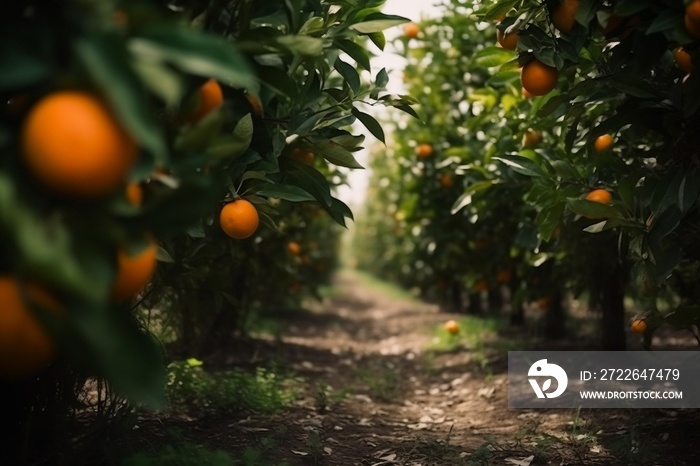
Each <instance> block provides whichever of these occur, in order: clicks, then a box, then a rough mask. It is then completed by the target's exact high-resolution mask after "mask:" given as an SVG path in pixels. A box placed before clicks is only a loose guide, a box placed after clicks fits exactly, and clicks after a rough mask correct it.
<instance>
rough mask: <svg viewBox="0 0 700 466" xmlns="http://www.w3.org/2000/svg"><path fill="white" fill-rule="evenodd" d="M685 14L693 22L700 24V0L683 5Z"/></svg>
mask: <svg viewBox="0 0 700 466" xmlns="http://www.w3.org/2000/svg"><path fill="white" fill-rule="evenodd" d="M685 16H686V17H687V18H688V19H689V20H690V21H692V22H693V23H695V24H697V25H700V0H694V1H692V2H690V3H688V4H687V5H686V6H685Z"/></svg>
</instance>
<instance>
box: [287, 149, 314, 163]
mask: <svg viewBox="0 0 700 466" xmlns="http://www.w3.org/2000/svg"><path fill="white" fill-rule="evenodd" d="M292 157H294V158H295V159H297V160H298V161H299V162H301V163H303V164H305V165H311V164H312V163H314V153H313V152H311V151H306V150H303V149H301V148H299V147H297V148H296V149H294V150H293V151H292Z"/></svg>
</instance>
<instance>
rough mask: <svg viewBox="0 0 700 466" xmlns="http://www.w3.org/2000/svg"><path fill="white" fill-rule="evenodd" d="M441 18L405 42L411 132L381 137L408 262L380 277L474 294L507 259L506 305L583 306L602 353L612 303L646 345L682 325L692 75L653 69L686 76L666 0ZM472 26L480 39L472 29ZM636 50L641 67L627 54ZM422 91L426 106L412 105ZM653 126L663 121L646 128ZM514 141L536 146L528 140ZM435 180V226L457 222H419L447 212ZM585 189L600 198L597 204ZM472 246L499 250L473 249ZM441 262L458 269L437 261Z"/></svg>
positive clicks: (681, 38)
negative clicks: (641, 331)
mask: <svg viewBox="0 0 700 466" xmlns="http://www.w3.org/2000/svg"><path fill="white" fill-rule="evenodd" d="M446 8H447V11H448V14H447V15H446V17H445V18H442V19H441V20H440V21H436V22H430V21H428V22H425V23H424V24H422V25H421V29H422V30H423V31H426V33H425V34H424V36H423V37H422V39H421V40H420V41H419V42H418V41H416V40H412V41H408V42H407V44H408V49H407V54H408V56H409V57H410V63H411V64H410V65H409V67H408V68H407V70H406V76H407V81H408V84H409V87H410V89H411V92H412V93H413V94H414V95H416V96H419V95H420V100H421V104H422V105H421V110H422V112H423V113H422V116H423V117H424V118H425V120H426V124H425V125H419V124H411V123H408V124H407V125H405V126H404V127H402V128H400V129H399V131H398V134H399V135H400V136H399V137H398V140H399V144H398V148H397V151H396V152H397V161H396V162H394V168H393V170H395V171H396V172H399V173H397V174H396V175H395V176H396V177H397V179H402V180H403V181H404V185H405V186H406V188H405V189H404V190H403V191H402V192H401V194H399V195H395V196H394V198H393V201H394V202H396V203H397V204H398V205H400V206H403V207H400V208H399V212H400V215H399V217H398V218H401V219H402V221H403V218H404V217H405V218H407V219H408V221H406V223H405V227H406V229H405V231H406V235H405V238H403V239H402V240H401V241H402V244H403V245H404V246H403V250H404V252H405V251H412V253H413V255H410V256H403V257H399V253H398V252H397V253H396V255H395V258H397V263H398V264H399V265H400V267H398V268H397V269H398V270H401V271H402V272H401V273H404V274H405V276H406V277H407V278H408V279H409V280H416V279H418V280H422V281H423V282H424V283H423V286H422V287H421V288H425V286H428V287H430V286H434V285H433V284H435V283H437V284H442V285H443V286H444V282H440V281H437V280H436V276H437V272H436V271H435V270H434V269H436V270H438V271H439V270H445V271H446V272H447V275H448V276H449V277H453V278H456V279H457V280H458V281H459V282H460V283H466V284H472V285H473V284H477V283H479V284H480V286H479V287H480V288H482V289H483V288H485V286H484V285H485V284H486V285H488V283H489V280H488V279H489V276H494V275H496V273H494V272H495V271H496V270H499V269H500V268H501V267H502V266H503V261H502V259H500V258H501V257H506V258H507V259H508V261H509V263H510V264H511V265H513V266H514V267H512V269H513V270H514V271H515V273H511V277H516V276H520V277H521V280H520V286H519V288H518V291H517V292H516V293H515V296H516V298H517V297H518V295H520V296H522V297H523V298H524V299H535V298H537V297H538V295H539V296H542V295H547V294H554V295H555V296H554V299H548V300H545V301H549V302H552V303H559V302H560V300H559V299H557V296H556V294H560V293H561V292H562V291H564V290H570V291H573V292H574V293H576V294H581V293H584V294H586V295H588V298H589V302H590V303H591V305H593V306H594V307H599V308H600V309H601V310H602V313H603V319H602V322H601V327H602V328H601V333H602V337H603V345H604V347H606V348H608V349H617V348H623V347H624V346H625V342H624V340H625V332H624V325H625V323H624V322H625V321H624V306H623V304H624V301H623V300H624V297H625V293H628V294H632V295H634V296H635V297H636V298H637V305H638V307H640V308H641V309H643V310H644V313H645V316H646V318H647V319H648V323H649V324H650V325H648V327H647V328H648V332H647V333H646V334H645V342H646V343H648V341H649V336H650V334H651V333H650V332H652V331H653V330H654V328H656V327H658V325H659V324H660V323H661V321H662V319H661V317H665V318H666V319H667V320H668V321H669V322H670V323H673V324H682V325H685V326H688V325H690V324H692V323H694V320H693V319H694V318H695V317H694V311H692V309H693V308H692V306H689V303H690V299H691V298H692V293H691V292H689V290H688V289H687V285H686V286H685V289H684V288H683V285H684V284H687V283H688V282H689V280H690V279H691V277H692V276H693V275H692V274H693V269H694V267H693V266H692V264H693V257H694V256H693V253H692V243H693V242H692V240H691V238H692V235H691V233H692V227H691V225H693V221H692V218H693V215H694V212H695V207H694V206H695V200H696V198H697V186H696V183H695V182H694V181H693V179H692V176H691V174H692V173H693V170H694V167H693V165H692V160H693V156H692V154H693V152H692V144H691V142H692V138H691V136H689V135H688V134H687V132H686V131H685V130H684V128H685V127H686V125H688V124H691V123H692V121H694V120H693V119H692V118H693V115H694V112H695V111H696V107H695V106H694V105H695V104H693V103H692V102H695V100H694V94H693V93H692V92H691V89H692V88H691V87H689V86H690V85H691V84H692V73H691V74H690V76H689V77H687V78H686V79H685V82H683V80H682V78H683V75H684V72H682V71H680V69H678V68H676V67H675V66H670V65H671V64H672V59H673V58H672V57H673V54H672V50H673V51H675V55H676V56H678V55H679V54H678V51H677V50H676V49H677V46H678V45H679V44H682V45H684V46H685V48H686V49H687V50H688V51H690V55H688V57H690V61H691V63H692V56H693V55H692V52H693V51H694V50H695V49H694V47H693V45H692V41H691V37H690V36H689V34H688V31H689V30H688V26H687V24H685V25H684V24H683V18H684V17H685V13H684V11H685V10H684V5H683V4H682V2H675V3H673V4H668V5H667V4H664V5H662V6H660V5H656V4H654V3H653V2H594V1H581V2H572V1H567V2H556V1H555V2H546V3H541V2H534V1H533V2H528V1H500V2H495V3H492V2H467V3H466V4H465V3H464V2H454V3H452V4H448V5H447V7H446ZM476 18H481V19H482V20H484V21H488V22H491V23H492V24H494V26H495V29H496V30H494V28H486V29H485V30H484V28H483V27H480V28H478V29H481V30H484V31H485V32H484V33H480V32H479V31H475V29H476V27H475V25H474V21H475V20H476ZM501 19H502V20H501ZM569 22H571V24H569ZM685 23H688V22H687V21H686V22H685ZM557 28H558V29H557ZM513 35H517V41H514V42H515V50H514V51H510V50H508V49H507V48H512V45H513V41H511V42H509V43H506V44H505V45H506V46H507V48H504V47H503V46H495V42H496V40H497V39H498V38H500V39H501V42H503V38H504V37H511V38H512V36H513ZM472 38H476V39H475V40H472ZM446 44H449V45H446ZM491 44H494V45H493V46H492V45H491ZM645 47H649V50H650V51H652V52H653V53H646V52H644V53H642V50H645ZM630 51H635V53H634V54H630ZM683 57H684V56H683ZM684 58H686V59H685V61H684V62H682V63H685V65H682V66H687V61H688V59H687V57H684ZM438 63H440V64H443V63H444V70H443V69H442V67H440V66H437V65H436V64H438ZM521 68H522V70H521ZM662 83H663V84H662ZM601 84H605V85H604V86H603V85H601ZM426 87H429V88H430V92H429V93H428V94H427V95H425V94H421V93H422V92H424V89H426ZM661 88H663V89H664V90H663V91H660V90H658V89H661ZM425 92H427V91H425ZM658 112H661V113H658ZM658 115H664V119H663V120H662V123H661V124H660V123H659V120H658V118H657V116H658ZM403 128H405V129H403ZM531 128H532V129H533V130H535V131H537V132H539V134H535V135H533V134H532V133H528V131H529V130H530V129H531ZM606 135H608V136H606ZM533 136H534V137H533ZM599 136H604V137H603V138H601V139H598V138H599ZM681 136H682V137H681ZM679 138H680V139H679ZM611 140H612V145H611ZM678 141H681V142H682V144H680V143H679V142H678ZM423 143H429V144H431V146H432V148H433V150H432V151H431V154H430V156H427V157H424V158H418V157H417V156H418V155H420V154H419V153H413V147H412V146H418V145H419V144H423ZM679 144H680V145H679ZM528 146H529V147H528ZM669 147H672V148H673V151H670V152H669ZM681 149H683V151H685V152H683V153H684V154H685V156H684V157H679V155H678V154H679V152H678V151H679V150H681ZM659 152H663V153H664V154H665V155H664V157H660V156H659V155H658V153H659ZM453 155H455V156H456V157H452V156H453ZM377 163H382V161H379V162H377ZM689 168H690V172H688V169H689ZM436 169H437V170H440V169H447V170H448V171H450V172H451V174H452V175H453V176H455V179H457V180H458V182H457V184H458V186H460V188H461V191H462V195H461V197H459V198H458V199H457V200H456V201H455V203H454V204H453V205H452V211H453V212H455V213H456V214H457V215H464V216H463V217H462V219H461V220H455V219H453V218H448V217H447V216H446V215H444V214H442V215H438V214H436V211H437V210H438V209H442V210H443V211H446V210H447V209H446V208H445V204H446V202H447V201H446V200H445V199H444V198H443V199H440V198H439V197H437V196H436V194H435V193H437V192H440V191H439V190H437V189H435V186H437V185H436V184H435V185H432V186H431V184H430V183H431V182H433V181H434V178H432V176H433V175H434V174H435V171H436ZM431 170H432V171H431ZM426 173H430V174H431V176H425V174H426ZM409 180H410V182H409ZM453 186H454V184H453ZM600 189H603V190H604V191H608V192H609V193H610V197H611V200H610V203H608V199H607V195H605V196H604V197H603V196H601V195H600V193H602V192H603V191H599V190H600ZM591 192H595V193H596V194H595V195H593V196H591V195H590V193H591ZM601 201H602V202H601ZM501 204H503V205H504V207H506V210H504V211H503V210H500V209H499V207H498V206H499V205H501ZM391 208H392V207H391V205H390V206H389V207H388V209H389V210H390V209H391ZM463 212H466V213H467V214H466V215H465V214H463ZM389 213H391V212H389ZM652 213H653V214H654V215H651V214H652ZM386 218H390V217H389V215H387V216H386ZM666 218H667V219H668V222H669V223H666V220H665V219H666ZM595 219H598V220H595ZM661 220H664V221H663V222H661ZM390 221H391V220H390ZM450 222H454V223H450ZM499 223H500V225H499ZM513 225H515V227H516V230H517V231H516V230H514V229H513ZM431 230H432V231H431ZM482 238H483V239H485V238H488V239H489V240H490V241H489V242H490V243H491V244H495V245H497V247H498V248H501V250H500V251H499V250H497V249H492V250H491V251H488V249H487V247H486V245H487V244H488V243H486V242H483V241H480V239H482ZM440 248H444V249H448V250H449V251H450V252H449V254H446V256H447V257H448V258H449V259H448V260H450V259H451V260H454V261H455V262H456V263H458V264H459V265H457V266H455V267H452V268H450V265H449V263H447V262H446V261H444V260H441V259H440V258H439V257H438V254H437V252H438V251H439V250H440ZM481 249H484V250H486V251H488V252H487V253H483V254H480V253H479V251H480V250H481ZM504 251H507V252H505V253H504ZM591 251H595V252H596V253H595V254H591ZM384 257H387V258H388V259H389V260H391V259H392V257H390V256H389V255H388V254H385V255H384ZM384 267H385V268H387V266H386V265H385V266H384ZM489 269H491V270H489ZM630 269H631V271H632V278H633V279H634V283H633V284H634V285H635V286H634V287H632V288H631V289H629V288H627V287H626V285H627V283H628V280H629V279H628V276H629V273H628V272H629V270H630ZM501 276H505V274H504V275H501ZM667 278H670V280H667V281H666V283H665V284H664V286H663V287H657V283H660V282H661V281H664V280H665V279H667ZM481 280H486V282H481ZM657 293H661V294H663V295H664V297H665V298H666V299H665V302H666V303H670V304H671V306H672V308H671V310H667V311H666V314H665V316H660V315H659V314H658V312H657V311H656V300H655V299H654V298H656V297H657ZM553 307H554V309H550V312H549V313H548V315H550V316H551V315H553V314H559V317H558V318H555V319H550V324H548V325H551V326H552V327H553V331H552V332H551V333H552V334H557V333H560V330H561V312H556V311H560V309H556V306H553ZM674 307H675V309H673V308H674ZM516 308H517V306H516ZM683 319H686V320H683Z"/></svg>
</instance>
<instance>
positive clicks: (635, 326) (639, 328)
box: [631, 319, 647, 335]
mask: <svg viewBox="0 0 700 466" xmlns="http://www.w3.org/2000/svg"><path fill="white" fill-rule="evenodd" d="M631 328H632V331H633V332H634V333H636V334H638V335H641V334H643V333H644V332H646V331H647V323H646V321H645V320H644V319H635V320H634V322H632V325H631Z"/></svg>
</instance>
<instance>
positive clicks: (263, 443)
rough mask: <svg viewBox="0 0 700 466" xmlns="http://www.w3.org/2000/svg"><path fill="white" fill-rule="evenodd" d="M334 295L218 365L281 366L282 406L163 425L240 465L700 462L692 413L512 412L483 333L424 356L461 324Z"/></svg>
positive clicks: (341, 287) (406, 307) (373, 297)
mask: <svg viewBox="0 0 700 466" xmlns="http://www.w3.org/2000/svg"><path fill="white" fill-rule="evenodd" d="M337 287H338V292H337V294H336V295H335V296H334V297H332V298H330V299H329V300H327V301H326V302H324V303H322V304H321V305H317V306H314V308H313V309H312V310H310V311H309V313H308V314H303V315H302V316H301V317H300V316H298V315H295V316H294V317H293V318H291V319H290V320H289V322H288V324H286V328H285V329H284V332H283V336H282V338H281V340H277V341H273V340H269V341H261V340H256V341H255V342H249V343H248V345H247V346H246V347H245V348H238V349H237V350H235V351H233V352H231V353H228V354H221V355H219V359H220V360H219V364H230V363H236V364H245V363H250V362H251V361H252V359H255V361H256V362H260V361H264V360H266V359H268V358H276V359H277V360H280V359H281V360H282V362H283V364H284V365H285V366H286V367H287V368H289V370H290V371H291V372H292V373H294V374H295V375H296V376H297V377H299V379H300V384H299V387H300V388H299V390H300V396H299V397H298V398H297V401H296V402H295V404H294V406H293V407H292V408H291V409H288V410H285V411H283V412H282V413H280V414H277V415H274V416H250V417H245V418H243V419H225V420H221V419H216V420H215V419H199V420H196V421H195V420H191V419H190V420H188V421H176V420H174V419H171V420H169V421H168V422H167V423H166V424H167V425H169V426H171V427H172V426H173V425H175V426H177V427H178V428H179V429H181V430H182V431H183V432H185V436H186V437H187V438H188V439H191V440H192V441H199V442H202V443H205V444H206V445H207V446H208V447H211V448H220V449H223V450H225V451H229V452H232V455H238V456H234V457H235V458H240V457H241V456H240V455H242V454H241V451H242V450H243V449H244V448H245V447H247V448H248V453H247V454H248V455H253V456H254V457H255V458H254V460H250V459H248V460H245V461H248V462H247V463H246V462H243V460H241V461H242V462H241V463H240V464H246V465H275V466H279V465H283V464H287V465H309V464H311V465H313V464H319V465H320V464H323V465H373V466H379V465H516V466H528V465H537V464H556V465H587V464H612V465H626V464H630V465H631V464H634V465H656V464H658V465H663V466H668V465H686V464H687V465H696V464H700V463H699V462H698V459H700V458H699V457H698V456H697V455H696V454H695V452H694V451H691V449H690V448H688V445H689V444H693V443H695V444H697V441H698V440H700V437H698V433H697V429H696V428H695V427H696V426H697V425H698V424H697V422H698V416H697V413H696V412H695V411H680V412H678V411H658V410H654V411H653V412H652V410H632V411H620V412H617V411H615V412H612V411H609V410H589V411H587V412H572V411H570V410H550V411H542V410H539V411H527V410H508V408H507V392H506V370H507V351H506V350H505V349H503V348H505V347H506V346H505V343H508V340H507V339H506V337H504V336H503V335H497V334H495V333H494V334H493V335H492V337H491V338H490V337H489V335H488V334H489V333H490V332H489V331H486V330H484V332H483V335H480V336H478V337H477V338H475V339H472V340H469V339H466V340H464V341H462V342H460V344H457V345H454V344H453V345H448V346H447V347H445V348H446V350H445V351H437V350H431V349H430V348H431V346H434V345H435V341H434V340H435V334H436V330H435V329H436V328H439V326H440V325H441V324H442V323H443V322H445V321H446V320H447V319H450V318H458V317H460V316H458V315H453V314H449V313H446V312H441V311H440V309H438V308H437V307H436V306H432V305H428V304H423V303H419V302H416V301H413V300H410V299H408V298H406V297H403V298H402V297H396V296H393V295H391V294H389V293H387V292H386V291H383V290H381V289H378V288H377V287H376V286H370V285H368V284H367V282H366V281H363V280H362V279H361V278H360V277H358V276H357V275H355V274H352V273H342V274H340V275H339V276H338V279H337ZM475 342H476V343H475ZM443 343H444V342H443ZM523 349H525V348H523ZM159 422H161V424H162V422H163V421H162V420H161V421H159ZM256 455H257V456H256Z"/></svg>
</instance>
